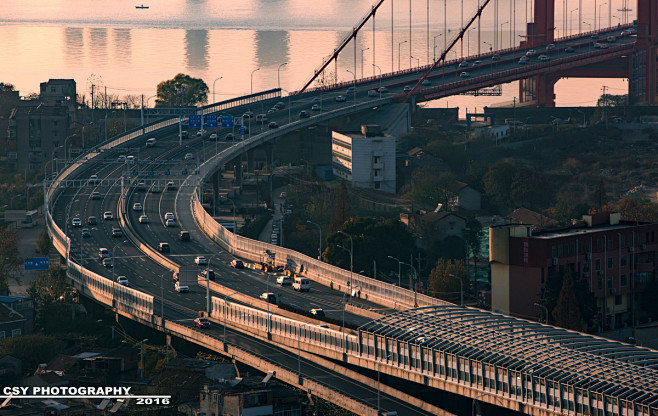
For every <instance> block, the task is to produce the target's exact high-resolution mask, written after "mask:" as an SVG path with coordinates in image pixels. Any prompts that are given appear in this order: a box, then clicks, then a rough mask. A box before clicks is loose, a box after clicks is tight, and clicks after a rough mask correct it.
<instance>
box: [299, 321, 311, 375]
mask: <svg viewBox="0 0 658 416" xmlns="http://www.w3.org/2000/svg"><path fill="white" fill-rule="evenodd" d="M310 323H311V322H306V323H304V324H301V325H300V326H299V328H297V381H298V382H299V384H302V353H301V338H302V328H303V327H304V326H305V325H308V324H310Z"/></svg>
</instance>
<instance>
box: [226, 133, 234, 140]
mask: <svg viewBox="0 0 658 416" xmlns="http://www.w3.org/2000/svg"><path fill="white" fill-rule="evenodd" d="M224 140H226V141H227V142H232V141H233V140H235V136H234V135H233V133H229V134H227V135H226V136H224Z"/></svg>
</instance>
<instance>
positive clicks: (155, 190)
mask: <svg viewBox="0 0 658 416" xmlns="http://www.w3.org/2000/svg"><path fill="white" fill-rule="evenodd" d="M151 192H152V193H154V194H159V193H160V192H162V189H160V186H159V185H153V187H152V188H151Z"/></svg>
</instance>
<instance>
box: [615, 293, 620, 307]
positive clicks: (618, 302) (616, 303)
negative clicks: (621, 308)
mask: <svg viewBox="0 0 658 416" xmlns="http://www.w3.org/2000/svg"><path fill="white" fill-rule="evenodd" d="M615 305H621V295H617V296H615Z"/></svg>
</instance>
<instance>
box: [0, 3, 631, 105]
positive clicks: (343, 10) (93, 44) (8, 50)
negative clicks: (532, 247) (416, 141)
mask: <svg viewBox="0 0 658 416" xmlns="http://www.w3.org/2000/svg"><path fill="white" fill-rule="evenodd" d="M372 1H373V0H320V1H317V0H157V1H156V0H134V1H128V0H103V1H99V0H32V1H29V2H26V1H24V0H2V12H0V50H1V51H2V59H0V82H9V83H12V84H14V85H15V86H16V87H17V88H18V89H19V90H20V92H21V95H26V94H28V93H30V92H38V90H39V83H40V82H43V81H47V80H48V79H49V78H73V79H75V80H76V82H77V85H78V93H79V94H81V95H82V94H84V95H86V97H89V96H90V92H89V91H90V85H91V84H92V83H94V84H95V85H97V86H99V87H100V88H107V92H108V94H113V95H117V96H119V97H122V96H125V95H127V94H131V95H141V94H143V95H144V99H145V100H148V98H149V97H151V96H153V95H154V94H155V91H156V86H157V84H158V83H159V82H160V81H163V80H166V79H170V78H172V77H173V76H174V75H176V74H177V73H179V72H182V73H186V74H189V75H191V76H193V77H199V78H202V79H203V80H204V81H205V82H206V83H207V84H208V86H209V88H210V97H209V99H210V100H211V101H212V98H213V97H212V95H213V87H214V90H215V91H214V92H215V101H219V100H222V99H227V98H231V97H234V96H237V95H242V94H245V93H248V92H249V91H250V90H252V88H253V91H258V90H265V89H269V88H274V87H276V86H277V84H278V83H280V86H281V87H282V88H284V89H286V90H291V91H294V90H297V89H299V88H300V87H301V86H302V85H303V84H304V81H306V80H307V79H308V78H309V76H310V75H311V74H312V73H313V72H314V69H315V68H316V67H317V66H318V65H319V64H320V63H321V62H322V59H323V57H326V56H328V55H330V54H331V53H332V51H333V49H334V48H335V47H336V46H337V45H338V44H339V43H340V41H341V39H342V38H343V37H344V36H345V35H346V34H347V33H348V32H349V31H350V29H351V28H352V27H353V26H354V25H356V24H357V22H358V21H359V20H360V18H361V17H362V16H364V15H365V14H366V13H367V11H368V10H369V9H370V7H371V6H372ZM509 1H510V0H499V14H500V17H499V18H498V22H499V25H500V29H501V30H500V33H499V35H498V42H499V44H501V45H502V46H503V47H509V45H510V41H513V40H514V39H521V38H520V37H519V35H521V34H522V33H523V28H524V26H525V19H526V18H525V16H526V9H528V7H530V6H529V5H528V4H527V1H526V0H511V1H514V2H515V4H516V10H515V11H514V12H512V13H510V12H509V10H510V3H509ZM609 1H610V3H611V5H612V15H615V13H616V14H617V15H619V14H620V13H619V12H615V10H616V9H617V8H618V7H621V2H622V1H623V0H609ZM142 2H143V3H142ZM462 3H463V4H464V12H463V14H464V20H468V19H469V18H470V16H472V15H473V13H474V11H475V10H476V8H477V1H475V0H463V1H462V0H445V4H444V1H442V0H431V1H430V0H411V1H407V0H395V2H394V3H393V13H392V15H393V19H391V1H390V0H387V1H386V2H385V3H384V5H383V6H382V7H381V9H380V10H379V11H378V13H377V19H376V26H375V31H374V32H373V30H372V23H371V22H369V23H368V24H367V25H366V28H367V30H365V31H363V32H362V35H360V36H359V37H358V40H357V47H356V59H355V53H354V47H353V46H352V45H350V46H348V47H347V49H346V52H343V53H342V54H341V56H340V60H339V67H338V71H337V73H338V78H339V80H343V81H346V80H350V79H352V75H351V74H350V73H349V72H347V69H349V70H350V71H352V72H356V73H357V74H358V75H359V76H361V75H362V74H365V75H366V76H367V75H373V74H374V73H378V72H379V69H381V70H382V71H383V72H390V71H391V70H397V69H398V68H403V69H404V68H409V67H410V66H411V67H415V66H417V65H419V64H420V65H425V64H427V62H428V60H430V59H432V58H433V56H434V54H435V53H436V54H437V55H438V54H440V53H441V52H442V50H443V46H444V39H446V38H447V42H449V41H450V40H451V39H452V37H453V36H454V34H455V32H456V31H458V29H459V27H460V25H461V11H460V10H461V4H462ZM571 3H572V4H569V2H568V1H567V0H562V1H559V0H557V1H556V28H557V30H558V31H560V30H561V31H562V32H561V34H566V33H569V32H576V31H577V30H578V29H577V23H578V22H577V15H578V11H576V12H575V13H574V12H573V11H572V10H573V9H574V7H575V8H577V7H578V2H576V1H575V0H571ZM590 3H591V5H590ZM617 3H619V4H617ZM140 4H144V5H147V6H149V8H148V9H136V8H135V6H136V5H140ZM593 4H594V2H593V0H583V14H582V18H583V19H584V22H585V24H581V27H582V30H587V29H589V25H591V23H593V22H594V16H593V10H594V6H593ZM605 4H607V3H605ZM410 5H411V9H412V17H411V23H410V21H409V20H410V17H409V7H410ZM428 8H429V25H428V17H427V16H428V13H427V11H428ZM444 8H445V10H447V11H448V14H447V16H448V17H447V18H446V19H445V25H444V13H443V10H444ZM607 8H608V6H607V5H606V6H604V8H603V9H601V8H600V7H599V10H600V11H601V12H602V13H601V14H600V15H599V16H598V21H600V22H601V23H602V25H603V26H605V25H606V23H607V21H608V13H609V12H608V10H606V9H607ZM562 9H564V10H571V11H572V12H571V14H570V19H566V20H564V19H562V16H566V15H565V14H562ZM527 12H528V13H530V14H531V10H529V9H528V10H527ZM567 14H569V13H567ZM574 16H576V21H575V22H574ZM622 18H623V16H622ZM631 19H632V18H631ZM391 20H393V23H392V26H393V27H392V29H391ZM611 20H612V22H613V23H616V22H618V21H619V20H620V18H619V17H618V16H616V15H615V16H614V19H611ZM587 21H589V22H590V23H587ZM492 22H493V9H491V8H488V9H487V11H485V13H484V14H483V22H482V27H487V28H492V27H493V23H492ZM509 22H512V23H511V24H510V23H509ZM428 26H429V31H428ZM410 27H411V36H410V35H409V28H410ZM570 29H571V30H570ZM373 33H374V34H373ZM444 35H445V36H444ZM494 37H495V35H494V31H493V29H490V30H488V31H487V30H483V31H482V32H481V35H480V41H479V44H480V50H481V51H485V50H487V49H488V44H487V42H488V43H494V42H496V39H494ZM373 38H374V44H373ZM468 40H469V42H468V43H467V42H465V43H464V45H463V46H461V45H459V44H458V45H456V47H455V48H454V49H455V50H456V51H455V52H451V53H450V54H449V55H448V57H449V58H454V57H456V56H457V55H462V54H463V55H464V56H466V55H467V54H468V53H469V52H470V53H474V52H475V51H477V50H478V37H477V31H471V32H470V34H469V36H468ZM283 63H287V64H286V65H284V66H280V65H281V64H283ZM373 64H375V65H376V66H374V65H373ZM256 69H258V70H257V71H256V72H253V73H252V71H254V70H256ZM332 71H333V65H332ZM220 77H222V78H221V79H218V78H220ZM213 84H214V85H213ZM602 85H607V86H608V87H609V91H610V92H611V93H612V94H624V93H626V91H627V86H628V83H627V81H626V80H619V79H617V80H615V79H577V80H573V79H572V80H568V79H565V80H561V81H559V82H558V84H557V86H556V95H557V104H558V105H560V106H581V105H582V106H585V105H594V104H595V102H596V99H597V98H598V96H599V95H600V94H601V86H602ZM514 96H518V85H517V84H516V83H512V84H506V85H504V86H503V95H502V96H497V97H477V98H474V97H467V96H456V97H450V98H447V99H444V100H439V101H436V102H432V103H430V105H431V106H439V107H443V106H446V105H449V106H457V105H458V106H460V108H461V112H462V114H463V112H464V110H465V109H466V108H468V109H469V110H473V109H474V108H475V107H478V108H481V107H482V106H484V105H491V104H496V103H503V102H508V103H511V102H512V100H513V97H514ZM149 103H150V104H151V105H152V104H153V100H151V101H149Z"/></svg>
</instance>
